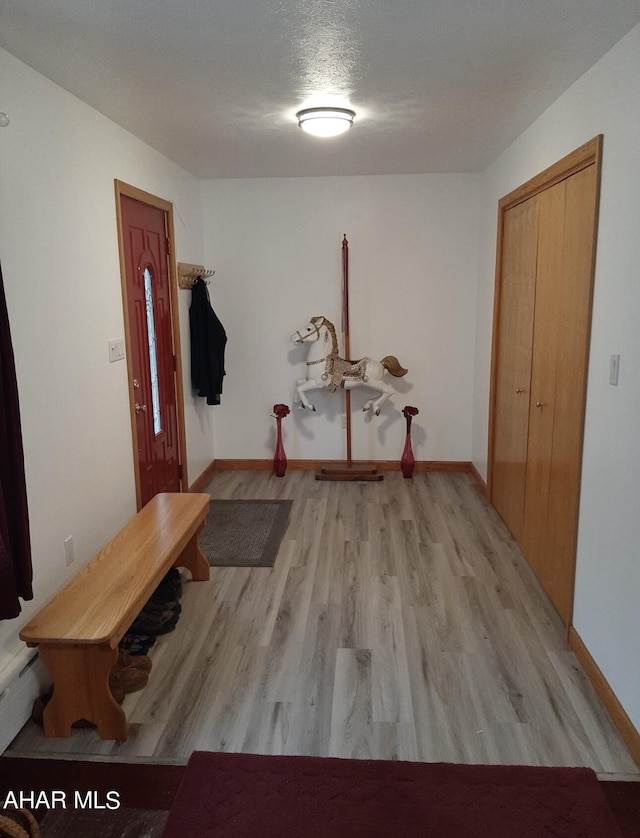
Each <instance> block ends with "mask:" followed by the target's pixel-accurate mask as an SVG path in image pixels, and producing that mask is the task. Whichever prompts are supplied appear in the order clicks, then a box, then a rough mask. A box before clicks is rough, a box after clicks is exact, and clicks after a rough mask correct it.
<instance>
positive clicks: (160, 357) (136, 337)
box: [120, 195, 181, 506]
mask: <svg viewBox="0 0 640 838" xmlns="http://www.w3.org/2000/svg"><path fill="white" fill-rule="evenodd" d="M120 209H121V220H122V244H123V255H124V262H125V274H126V296H127V301H126V303H127V304H126V311H127V313H128V321H129V323H128V326H129V352H130V375H131V381H130V386H131V388H132V399H131V402H132V410H133V414H134V415H133V426H134V439H135V440H136V455H137V470H138V486H139V501H140V505H141V506H144V505H145V504H146V503H147V502H148V501H149V500H151V498H152V497H153V496H154V495H157V494H158V493H159V492H179V491H180V483H181V480H180V465H179V446H178V430H177V415H176V383H175V357H174V351H173V339H172V317H171V293H170V287H169V261H168V260H169V252H168V238H167V222H166V213H165V212H164V210H162V209H159V208H157V207H154V206H151V205H149V204H145V203H143V202H141V201H138V200H135V199H134V198H131V197H128V196H127V195H121V196H120Z"/></svg>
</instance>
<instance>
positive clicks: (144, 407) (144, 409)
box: [135, 402, 147, 413]
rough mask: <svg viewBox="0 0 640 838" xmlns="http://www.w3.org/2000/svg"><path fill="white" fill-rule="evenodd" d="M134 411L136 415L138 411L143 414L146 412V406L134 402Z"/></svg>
mask: <svg viewBox="0 0 640 838" xmlns="http://www.w3.org/2000/svg"><path fill="white" fill-rule="evenodd" d="M135 411H136V413H140V411H142V412H143V413H146V412H147V406H146V404H138V402H136V403H135Z"/></svg>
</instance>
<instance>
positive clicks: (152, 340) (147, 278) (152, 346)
mask: <svg viewBox="0 0 640 838" xmlns="http://www.w3.org/2000/svg"><path fill="white" fill-rule="evenodd" d="M144 300H145V307H146V309H147V339H148V342H149V368H150V370H151V403H152V405H153V432H154V433H155V435H156V436H157V435H158V434H159V433H161V432H162V418H161V416H160V388H159V386H158V356H157V353H156V325H155V318H154V315H153V276H152V274H151V270H150V269H149V268H148V267H147V268H145V269H144Z"/></svg>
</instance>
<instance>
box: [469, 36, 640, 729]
mask: <svg viewBox="0 0 640 838" xmlns="http://www.w3.org/2000/svg"><path fill="white" fill-rule="evenodd" d="M596 134H604V157H603V167H602V189H601V202H600V222H599V235H598V245H597V248H598V250H597V262H596V277H595V298H594V306H593V325H592V334H591V354H590V369H589V378H588V393H587V413H586V428H585V443H584V460H583V474H582V491H581V505H580V525H579V539H578V562H577V578H576V597H575V612H574V625H575V627H576V629H577V631H578V633H579V634H580V636H581V637H582V639H583V640H584V642H585V643H586V645H587V648H588V649H589V651H590V652H591V654H592V655H593V657H594V658H595V660H596V663H597V664H598V666H599V667H600V669H601V670H602V672H603V673H604V675H605V677H606V678H607V679H608V681H609V683H610V685H611V687H612V688H613V690H614V692H615V693H616V695H617V697H618V698H619V699H620V701H621V702H622V704H623V706H624V708H625V710H626V712H627V714H628V715H629V716H630V718H631V720H632V721H633V723H634V724H635V726H636V728H638V729H640V607H639V605H638V594H639V592H640V561H638V545H640V515H639V514H638V510H639V509H640V444H639V439H638V416H640V329H639V328H638V313H639V312H640V267H639V266H640V198H639V195H640V154H639V152H638V149H639V145H638V137H639V136H640V26H638V27H636V28H635V29H633V30H632V31H631V32H630V33H629V34H628V35H627V36H626V37H625V38H624V39H623V40H622V41H620V42H619V44H618V45H617V46H615V47H614V48H613V49H612V50H611V51H610V52H609V53H608V54H607V55H606V56H604V58H603V59H602V60H601V61H600V62H599V63H598V64H596V65H595V66H594V67H593V68H592V69H591V70H590V71H589V72H587V73H586V74H585V75H584V76H583V77H582V78H581V79H579V80H578V82H576V83H575V84H574V85H573V86H572V87H571V88H570V89H569V90H568V91H567V92H566V93H565V94H564V95H563V96H562V97H561V98H560V99H559V100H558V101H557V102H556V103H555V104H554V105H553V106H552V107H551V108H549V110H548V111H546V113H545V114H543V116H541V117H540V118H539V119H538V120H537V121H536V122H535V123H534V125H532V126H531V127H530V128H529V129H528V130H527V131H526V132H525V133H524V134H522V136H521V137H520V138H519V139H518V140H517V141H516V142H515V143H513V144H512V145H511V146H510V147H509V148H508V149H507V150H506V151H505V152H504V153H503V154H502V155H501V156H500V157H499V158H498V159H497V160H496V161H495V162H494V163H493V164H492V165H491V166H490V167H489V169H488V170H487V171H486V172H485V176H484V183H483V198H482V201H483V219H484V220H485V224H484V230H483V233H482V237H481V260H480V272H479V276H480V280H479V288H478V304H477V335H476V370H475V381H476V389H475V405H474V437H473V455H474V461H475V463H476V465H477V467H478V469H479V470H480V471H481V472H482V473H484V474H486V461H487V454H486V440H487V413H488V385H489V359H490V343H491V328H492V323H491V314H492V307H493V281H494V258H495V246H496V218H497V202H498V199H499V198H500V197H501V196H502V195H505V194H506V193H508V192H510V191H511V190H512V189H514V188H515V187H516V186H518V185H519V184H521V183H523V182H524V181H526V180H527V179H528V178H530V177H532V176H533V175H535V174H537V173H538V172H540V171H542V170H543V169H545V168H546V167H547V166H549V165H550V164H551V163H553V162H555V161H556V160H558V159H560V158H561V157H563V156H564V155H565V154H567V153H568V152H570V151H572V150H573V149H574V148H576V147H577V146H579V145H581V144H582V143H583V142H585V141H587V140H589V139H591V138H592V137H593V136H595V135H596ZM611 353H619V354H620V358H621V360H620V382H619V386H618V387H613V386H611V385H610V384H609V356H610V354H611Z"/></svg>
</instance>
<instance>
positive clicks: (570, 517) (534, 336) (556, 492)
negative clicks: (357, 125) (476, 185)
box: [488, 136, 602, 625]
mask: <svg viewBox="0 0 640 838" xmlns="http://www.w3.org/2000/svg"><path fill="white" fill-rule="evenodd" d="M601 159H602V137H601V136H598V137H594V139H593V140H590V141H589V142H588V143H585V144H584V145H583V146H580V148H577V149H576V150H575V151H573V152H571V154H568V155H567V156H566V157H564V158H563V159H562V160H559V161H558V162H557V163H555V164H554V165H553V166H550V167H549V168H548V169H546V170H545V171H544V172H541V173H540V174H539V175H536V176H535V177H534V178H532V179H531V180H529V181H527V182H526V183H524V184H522V186H519V187H518V188H517V189H515V190H514V191H513V192H511V193H510V194H509V195H505V196H504V198H502V199H501V201H500V203H499V207H498V213H499V215H498V218H499V224H498V258H497V261H496V297H495V300H496V302H495V307H494V311H495V314H494V336H493V347H492V372H491V376H492V377H491V402H490V404H491V407H490V417H489V474H488V491H489V498H490V500H491V502H492V503H493V505H494V506H495V507H496V509H497V511H498V512H499V513H500V515H501V516H502V518H503V519H504V521H505V523H506V524H507V526H508V527H509V529H510V530H511V533H512V534H513V536H514V537H515V539H516V541H517V542H518V544H519V546H520V548H521V549H522V552H523V554H524V556H525V558H526V559H527V560H528V561H529V563H530V564H531V566H532V567H533V569H534V570H535V572H536V574H537V576H538V578H539V579H540V581H541V583H542V585H543V587H544V588H545V590H546V592H547V594H548V595H549V597H550V599H551V601H552V602H553V604H554V605H555V607H556V608H557V610H558V612H559V613H560V614H561V616H562V617H563V619H564V620H565V622H566V624H567V625H569V624H570V622H571V612H572V608H573V590H574V578H575V559H576V542H577V532H578V504H579V496H580V480H581V465H582V443H583V426H584V407H585V395H586V377H587V362H588V349H589V332H590V326H591V300H592V285H593V274H594V264H595V241H596V231H597V214H598V196H599V182H600V168H601ZM527 364H528V369H527ZM525 382H528V386H527V383H525ZM525 389H527V390H528V392H527V393H526V394H525V393H524V392H523V391H524V390H525ZM523 396H524V398H522V397H523Z"/></svg>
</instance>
